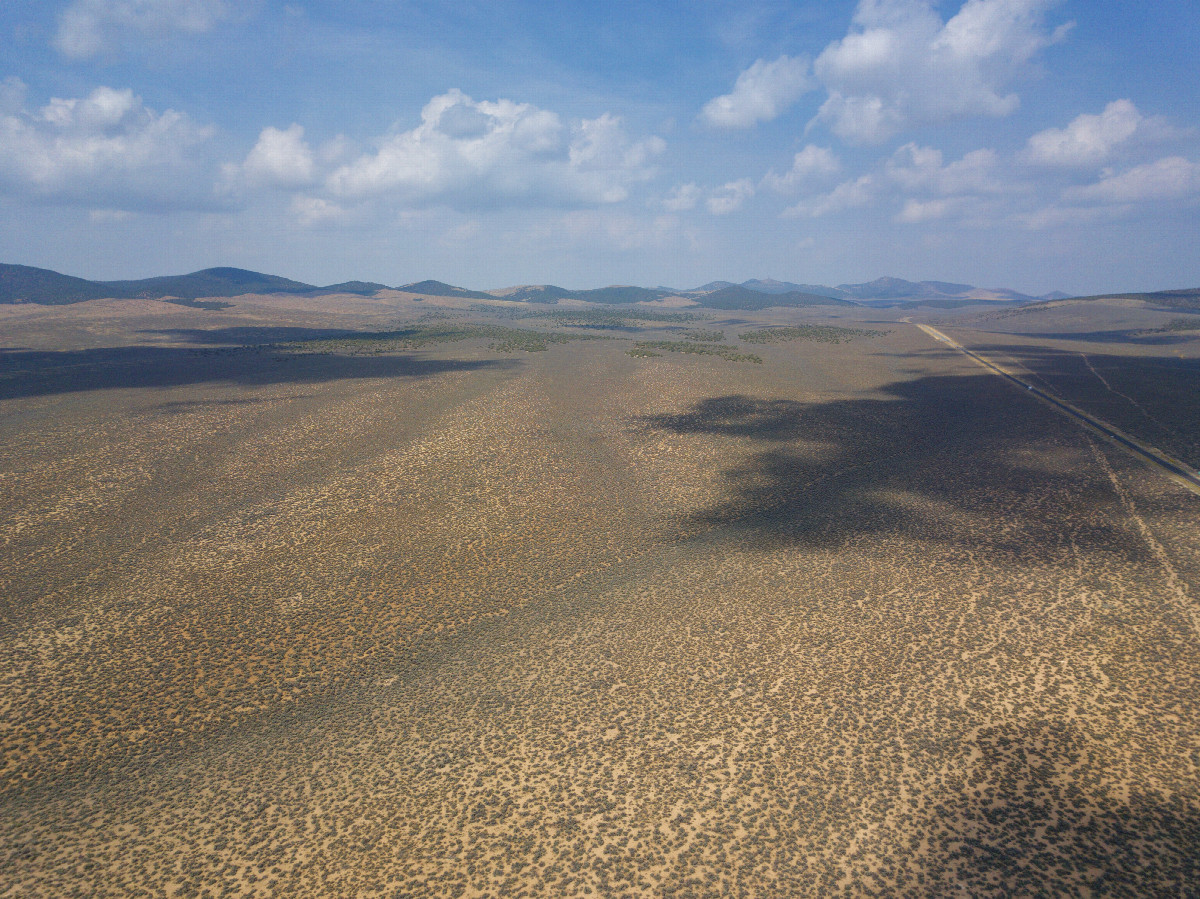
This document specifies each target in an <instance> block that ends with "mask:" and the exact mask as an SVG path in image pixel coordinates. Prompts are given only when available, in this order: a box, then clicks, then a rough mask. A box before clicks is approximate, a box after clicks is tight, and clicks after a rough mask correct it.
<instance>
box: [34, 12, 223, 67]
mask: <svg viewBox="0 0 1200 899" xmlns="http://www.w3.org/2000/svg"><path fill="white" fill-rule="evenodd" d="M230 13H231V10H230V6H229V4H228V3H226V2H225V0H75V2H74V3H72V4H71V5H70V6H68V7H67V8H66V9H65V10H63V12H62V13H61V14H60V15H59V17H58V32H57V33H56V34H55V36H54V46H55V48H56V49H57V50H58V51H59V52H60V53H62V54H63V55H64V56H68V57H70V58H71V59H90V58H91V57H94V56H98V55H99V54H101V53H105V52H108V51H110V50H112V49H113V48H114V47H115V46H116V45H117V44H119V43H120V42H121V40H122V39H123V38H125V37H126V36H131V35H132V36H137V37H149V38H162V37H166V36H167V35H170V34H175V33H183V34H203V33H204V32H206V31H209V30H211V29H212V28H213V26H215V25H216V24H217V23H218V22H220V21H221V20H222V19H225V18H228V17H229V15H230Z"/></svg>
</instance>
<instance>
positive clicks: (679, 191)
mask: <svg viewBox="0 0 1200 899" xmlns="http://www.w3.org/2000/svg"><path fill="white" fill-rule="evenodd" d="M700 195H701V190H700V186H699V185H698V184H696V182H694V181H689V182H688V183H687V184H680V185H677V186H676V187H674V188H672V189H671V191H670V192H669V193H668V194H667V195H666V196H665V197H664V198H663V199H662V207H663V208H664V209H667V210H670V211H671V212H687V211H688V210H689V209H695V208H696V204H697V203H699V202H700Z"/></svg>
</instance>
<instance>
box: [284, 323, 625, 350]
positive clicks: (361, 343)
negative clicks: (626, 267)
mask: <svg viewBox="0 0 1200 899" xmlns="http://www.w3.org/2000/svg"><path fill="white" fill-rule="evenodd" d="M602 339H603V338H600V337H593V336H592V335H583V334H563V333H550V332H546V331H531V330H527V329H525V328H506V327H505V326H503V325H493V324H461V325H460V324H439V325H418V326H416V327H413V328H404V329H402V330H397V331H381V332H377V333H371V334H347V335H345V336H342V337H333V338H321V339H318V340H304V341H299V342H297V343H291V344H288V345H287V346H288V348H290V349H292V350H295V351H297V352H304V353H338V354H341V355H349V356H363V355H369V356H378V355H382V354H384V353H391V352H397V351H400V350H411V349H418V348H420V347H426V346H436V345H438V344H443V343H457V342H459V341H462V340H490V341H491V344H490V345H489V346H490V349H493V350H495V351H497V352H500V353H515V352H524V353H539V352H542V351H543V350H545V349H547V348H548V347H549V346H550V344H552V343H567V342H569V341H572V340H602Z"/></svg>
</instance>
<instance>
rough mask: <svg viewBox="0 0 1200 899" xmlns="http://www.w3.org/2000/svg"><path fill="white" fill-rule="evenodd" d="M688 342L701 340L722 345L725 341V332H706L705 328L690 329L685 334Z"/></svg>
mask: <svg viewBox="0 0 1200 899" xmlns="http://www.w3.org/2000/svg"><path fill="white" fill-rule="evenodd" d="M683 336H684V337H686V338H687V339H688V340H699V341H701V342H703V343H720V342H721V341H722V340H724V339H725V332H724V331H706V330H704V329H703V328H690V329H688V330H687V331H684V332H683Z"/></svg>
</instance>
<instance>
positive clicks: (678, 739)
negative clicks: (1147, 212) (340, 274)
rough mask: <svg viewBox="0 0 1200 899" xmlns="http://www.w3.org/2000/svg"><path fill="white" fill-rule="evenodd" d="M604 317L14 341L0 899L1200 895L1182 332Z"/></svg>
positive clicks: (467, 303)
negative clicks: (1122, 439) (1181, 476)
mask: <svg viewBox="0 0 1200 899" xmlns="http://www.w3.org/2000/svg"><path fill="white" fill-rule="evenodd" d="M583 305H584V304H575V305H572V304H570V303H559V304H558V305H554V306H537V305H534V304H528V303H526V304H521V303H506V302H502V301H500V300H497V301H494V302H492V301H479V300H466V299H456V298H440V299H439V298H435V297H425V298H421V297H415V296H412V295H406V294H403V293H397V292H395V291H392V292H388V291H384V292H382V293H380V294H378V295H376V296H374V297H359V296H340V297H296V296H286V297H282V296H247V297H241V298H237V299H236V300H234V301H232V303H231V305H229V307H228V308H223V309H191V308H184V307H181V306H178V305H172V304H168V303H163V302H158V301H150V300H131V299H125V300H94V301H90V302H86V303H78V304H75V305H70V306H56V307H43V306H33V305H28V304H23V305H13V306H5V307H0V333H2V335H3V340H2V341H0V344H2V345H3V346H2V349H0V447H2V452H0V509H3V512H2V513H0V601H2V602H3V608H2V627H3V639H2V640H0V896H2V897H33V896H46V897H52V896H54V897H57V896H80V897H92V896H112V897H128V896H180V897H195V896H212V897H217V896H302V897H312V896H381V897H382V896H388V897H392V896H396V897H402V896H470V897H482V896H494V897H500V896H529V897H533V896H569V895H591V896H597V897H600V896H642V895H650V896H678V897H683V896H717V895H730V896H808V895H872V894H873V895H879V894H886V895H899V896H913V897H918V896H929V895H958V896H1001V895H1014V894H1015V895H1047V896H1050V895H1054V896H1057V895H1123V896H1154V895H1162V896H1180V895H1196V894H1197V891H1200V702H1198V700H1200V527H1197V522H1198V521H1200V514H1198V513H1200V495H1197V494H1196V493H1195V492H1193V491H1191V490H1189V489H1187V487H1186V486H1184V485H1183V484H1182V483H1180V482H1179V481H1178V480H1177V479H1173V478H1171V477H1169V476H1167V475H1166V474H1165V473H1164V472H1163V471H1162V470H1160V469H1158V468H1155V467H1154V466H1152V465H1150V464H1148V463H1147V462H1145V461H1139V460H1138V459H1136V458H1134V457H1133V456H1131V455H1130V454H1129V453H1128V452H1126V451H1125V450H1124V449H1122V448H1121V447H1119V446H1118V445H1116V444H1115V443H1114V442H1112V441H1111V440H1109V439H1107V438H1105V437H1103V436H1101V435H1099V434H1097V433H1096V432H1094V431H1092V430H1089V429H1088V428H1086V427H1084V426H1083V425H1081V424H1080V423H1079V422H1077V421H1076V420H1073V419H1071V418H1069V417H1068V416H1066V415H1064V414H1062V413H1061V412H1060V411H1059V410H1057V409H1055V408H1054V407H1052V406H1050V405H1049V404H1047V403H1046V402H1045V401H1043V399H1041V398H1040V397H1039V396H1038V395H1036V394H1035V393H1034V392H1033V391H1030V390H1022V389H1021V388H1020V387H1019V386H1017V385H1014V384H1013V383H1011V382H1008V381H1006V380H1004V379H1003V378H1001V377H998V376H996V375H995V374H992V373H989V372H988V371H987V370H985V369H984V368H983V367H982V366H980V365H979V364H977V363H976V362H975V361H973V360H972V359H971V358H969V357H967V356H965V355H963V354H962V353H960V352H957V351H956V350H955V349H953V348H952V347H950V346H948V345H946V344H944V343H941V342H939V341H937V340H935V339H933V338H932V337H931V336H930V335H929V334H928V333H926V332H925V331H923V330H921V329H920V328H919V327H918V324H921V323H932V324H934V325H935V326H936V327H937V328H938V329H940V330H941V331H942V332H944V333H946V334H948V335H950V336H951V337H952V338H953V339H954V340H956V341H958V342H960V343H961V344H963V345H964V346H967V347H970V348H972V349H974V350H976V351H977V352H980V353H982V354H985V355H986V356H987V357H988V358H989V359H992V360H995V361H996V362H998V363H1000V364H1003V365H1004V366H1006V367H1007V369H1008V370H1011V371H1012V372H1014V373H1016V374H1018V375H1019V376H1020V377H1022V378H1025V379H1027V380H1028V382H1029V383H1031V384H1035V385H1037V386H1038V387H1039V389H1044V390H1046V391H1048V392H1050V393H1052V394H1053V395H1055V396H1058V397H1061V398H1062V399H1063V400H1065V401H1067V402H1069V403H1071V404H1073V405H1074V406H1076V407H1078V408H1080V409H1083V410H1084V411H1086V412H1087V413H1089V414H1091V415H1094V416H1096V417H1097V418H1099V419H1102V420H1104V421H1106V422H1108V423H1110V424H1112V425H1114V426H1116V427H1117V428H1120V429H1121V430H1122V431H1123V432H1124V433H1127V434H1129V435H1131V436H1132V437H1134V438H1136V439H1137V440H1139V441H1142V442H1144V443H1147V444H1149V445H1152V446H1155V447H1158V448H1159V449H1161V450H1162V451H1163V452H1164V453H1167V454H1169V455H1170V456H1171V457H1172V458H1174V459H1177V460H1179V461H1181V462H1182V463H1184V464H1185V465H1186V466H1189V467H1190V468H1191V469H1192V470H1195V468H1196V467H1197V466H1198V465H1200V330H1197V329H1196V328H1194V327H1192V326H1191V325H1190V324H1189V322H1191V321H1200V316H1198V315H1194V314H1188V315H1182V314H1179V313H1174V314H1172V313H1170V312H1169V311H1162V310H1155V309H1153V308H1150V307H1149V306H1147V305H1146V304H1144V303H1141V302H1139V301H1135V300H1128V301H1120V300H1114V301H1111V302H1094V303H1093V304H1092V305H1091V306H1089V307H1088V308H1087V309H1086V310H1081V308H1080V307H1079V306H1078V305H1077V306H1075V307H1073V306H1071V304H1070V303H1063V304H1058V305H1056V304H1054V303H1043V304H1039V305H1037V306H1033V307H1029V308H1028V309H1027V310H1008V311H996V312H989V311H988V310H986V309H982V310H981V309H980V308H977V307H972V308H970V309H958V310H942V311H941V312H936V310H935V311H929V310H926V311H920V310H917V311H913V310H907V311H904V310H898V309H893V310H878V309H868V308H840V307H839V308H824V309H819V308H812V309H792V310H778V309H774V310H771V309H769V310H764V311H757V312H722V311H714V310H697V309H689V308H685V307H680V306H678V305H675V306H672V305H670V304H658V305H630V306H627V307H614V308H612V309H608V308H605V309H602V310H601V309H598V308H594V307H592V308H582V307H583ZM1180 321H1182V322H1183V324H1178V322H1180ZM764 331H765V332H766V333H765V334H764V333H762V332H764Z"/></svg>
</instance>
